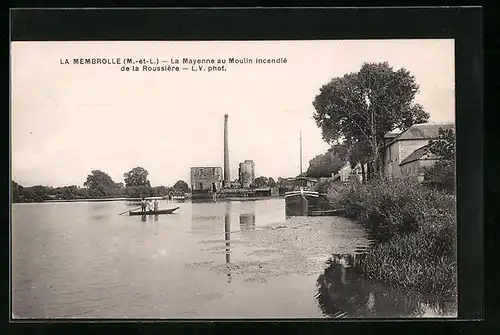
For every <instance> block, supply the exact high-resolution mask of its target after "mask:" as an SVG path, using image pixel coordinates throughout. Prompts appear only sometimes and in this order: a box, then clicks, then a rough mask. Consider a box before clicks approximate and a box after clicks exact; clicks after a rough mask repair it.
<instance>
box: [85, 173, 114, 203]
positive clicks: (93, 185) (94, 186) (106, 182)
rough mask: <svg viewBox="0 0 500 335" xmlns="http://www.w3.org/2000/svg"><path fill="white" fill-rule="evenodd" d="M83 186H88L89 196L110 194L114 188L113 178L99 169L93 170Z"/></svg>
mask: <svg viewBox="0 0 500 335" xmlns="http://www.w3.org/2000/svg"><path fill="white" fill-rule="evenodd" d="M83 186H85V187H87V188H88V190H89V195H90V196H92V197H97V198H100V197H107V196H111V195H113V193H114V191H115V189H116V185H115V182H114V181H113V179H111V177H110V176H109V175H108V174H107V173H105V172H102V171H100V170H93V171H92V172H91V173H90V174H89V175H88V176H87V180H86V181H85V183H83Z"/></svg>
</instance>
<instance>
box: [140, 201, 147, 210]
mask: <svg viewBox="0 0 500 335" xmlns="http://www.w3.org/2000/svg"><path fill="white" fill-rule="evenodd" d="M146 207H147V203H146V199H145V198H142V200H141V212H143V213H144V212H145V211H146Z"/></svg>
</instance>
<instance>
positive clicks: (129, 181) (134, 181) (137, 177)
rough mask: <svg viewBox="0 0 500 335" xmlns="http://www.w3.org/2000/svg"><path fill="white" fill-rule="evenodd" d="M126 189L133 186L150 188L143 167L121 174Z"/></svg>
mask: <svg viewBox="0 0 500 335" xmlns="http://www.w3.org/2000/svg"><path fill="white" fill-rule="evenodd" d="M123 179H124V181H125V186H126V187H130V186H132V187H135V186H144V185H147V186H151V184H150V182H149V180H148V171H147V170H146V169H144V168H143V167H140V166H138V167H135V168H133V169H132V170H130V171H129V172H127V173H124V174H123Z"/></svg>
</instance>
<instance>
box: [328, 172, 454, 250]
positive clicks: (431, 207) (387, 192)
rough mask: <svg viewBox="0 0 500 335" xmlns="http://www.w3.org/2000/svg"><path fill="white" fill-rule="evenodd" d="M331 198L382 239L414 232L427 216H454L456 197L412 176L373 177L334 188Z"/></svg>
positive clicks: (329, 193) (351, 216)
mask: <svg viewBox="0 0 500 335" xmlns="http://www.w3.org/2000/svg"><path fill="white" fill-rule="evenodd" d="M328 197H329V199H330V202H331V203H332V204H333V206H335V207H337V208H344V209H345V210H346V216H348V217H350V218H353V219H356V220H359V221H360V222H361V223H363V224H364V225H366V226H367V228H369V229H370V230H371V231H372V232H373V233H374V235H375V236H376V237H377V238H378V239H380V240H381V241H386V240H387V239H389V238H390V237H392V236H393V235H394V234H397V233H408V232H415V231H416V230H417V229H418V226H419V224H420V223H421V222H423V221H424V219H428V218H432V217H434V216H436V217H438V218H439V217H441V216H443V215H454V211H455V207H454V206H455V205H454V199H453V198H452V197H449V196H447V195H445V194H444V193H442V192H440V191H437V190H433V189H429V188H426V187H424V186H422V185H420V184H419V183H418V182H416V181H412V180H409V179H397V180H390V181H389V180H383V179H377V180H372V181H370V182H369V183H366V184H360V183H351V184H347V185H343V186H338V187H332V188H331V189H330V191H329V192H328Z"/></svg>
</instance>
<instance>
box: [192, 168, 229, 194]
mask: <svg viewBox="0 0 500 335" xmlns="http://www.w3.org/2000/svg"><path fill="white" fill-rule="evenodd" d="M221 187H222V168H221V167H192V168H191V190H192V192H193V196H195V195H196V194H204V193H206V194H213V193H216V192H218V191H219V190H220V189H221Z"/></svg>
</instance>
